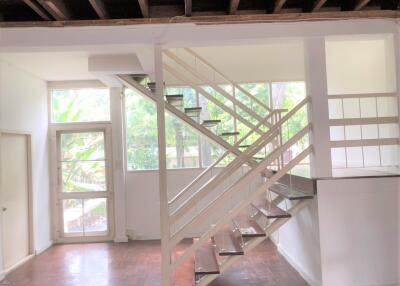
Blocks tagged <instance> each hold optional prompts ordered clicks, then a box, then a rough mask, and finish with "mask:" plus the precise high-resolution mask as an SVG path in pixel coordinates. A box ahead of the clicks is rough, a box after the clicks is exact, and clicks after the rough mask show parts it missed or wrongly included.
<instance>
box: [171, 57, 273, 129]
mask: <svg viewBox="0 0 400 286" xmlns="http://www.w3.org/2000/svg"><path fill="white" fill-rule="evenodd" d="M163 67H164V70H165V71H166V72H168V73H170V74H171V75H172V76H173V77H175V78H177V79H178V80H179V81H181V82H182V83H184V84H185V85H187V86H190V87H191V88H192V89H194V90H195V91H196V92H198V93H199V94H201V95H203V96H204V97H205V98H206V99H207V100H209V101H210V102H212V103H213V104H215V105H216V106H217V107H219V108H220V109H222V110H223V111H225V112H226V113H228V114H229V115H231V116H232V117H233V118H235V119H236V120H238V121H239V122H241V123H243V124H244V125H246V126H247V127H248V128H250V129H252V128H254V126H255V125H254V124H253V123H251V122H250V121H249V120H248V119H246V118H244V117H243V116H242V115H240V114H239V113H237V112H236V111H235V110H234V109H232V108H231V107H229V106H228V105H225V104H224V103H222V102H220V101H219V100H218V99H216V98H215V97H214V96H212V95H211V94H210V93H209V92H208V91H207V90H205V89H204V88H202V87H201V86H198V85H197V83H196V82H195V81H193V80H192V79H190V78H189V77H188V76H187V75H184V74H182V73H179V72H178V70H177V69H175V68H174V67H172V66H171V65H169V64H168V63H164V64H163ZM266 125H269V126H270V124H268V123H266ZM256 132H257V133H258V134H260V135H261V134H263V133H264V131H263V130H262V129H261V128H258V129H257V131H256Z"/></svg>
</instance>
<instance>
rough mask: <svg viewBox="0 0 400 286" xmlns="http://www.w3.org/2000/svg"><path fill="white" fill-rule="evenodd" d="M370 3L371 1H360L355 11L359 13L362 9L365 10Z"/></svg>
mask: <svg viewBox="0 0 400 286" xmlns="http://www.w3.org/2000/svg"><path fill="white" fill-rule="evenodd" d="M369 2H370V0H359V1H358V2H357V4H356V6H355V7H354V11H359V10H361V9H362V8H364V7H365V6H367V4H368V3H369Z"/></svg>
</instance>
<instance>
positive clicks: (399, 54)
mask: <svg viewBox="0 0 400 286" xmlns="http://www.w3.org/2000/svg"><path fill="white" fill-rule="evenodd" d="M393 49H394V56H395V64H396V69H395V71H396V94H397V106H398V109H397V110H398V112H399V113H400V93H399V84H400V27H399V26H397V27H396V29H395V31H394V33H393ZM399 115H400V114H399ZM399 133H400V116H399ZM397 157H398V158H397V167H400V145H399V146H398V156H397ZM399 251H400V250H399ZM399 257H400V256H399Z"/></svg>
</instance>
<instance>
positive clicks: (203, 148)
mask: <svg viewBox="0 0 400 286" xmlns="http://www.w3.org/2000/svg"><path fill="white" fill-rule="evenodd" d="M271 86H272V91H273V92H274V91H275V93H274V94H273V95H274V96H275V100H276V102H277V104H279V105H280V108H288V109H291V108H293V107H294V106H295V105H296V104H297V103H298V102H300V101H301V100H302V99H304V98H305V96H306V94H305V84H304V82H281V83H272V84H270V83H269V82H261V83H246V84H240V87H242V88H243V89H244V90H246V91H247V92H248V93H250V94H251V95H253V96H254V97H255V98H257V99H258V100H259V101H260V102H262V103H264V105H265V106H270V104H271V102H272V100H271V99H272V97H271V93H270V90H271ZM220 87H221V88H222V89H223V90H225V91H226V92H227V93H229V94H230V95H232V96H234V97H236V99H237V100H239V101H240V102H242V103H243V104H244V105H246V106H247V107H249V108H250V109H251V110H252V111H254V112H255V113H257V114H258V115H259V116H260V117H265V116H266V115H267V109H266V108H265V107H262V106H261V105H260V103H259V102H257V101H256V100H254V98H252V97H251V96H249V95H247V94H245V93H244V92H243V91H241V90H240V88H236V89H235V90H234V89H233V87H232V86H231V85H228V84H224V85H220ZM204 89H205V92H196V91H195V90H194V89H192V88H191V87H188V86H167V87H166V88H165V92H166V94H170V95H172V94H183V95H184V106H185V107H197V106H200V107H202V110H201V112H200V118H199V119H196V118H194V120H199V122H201V121H202V120H206V119H219V120H221V123H220V124H219V125H218V126H217V127H212V128H214V130H213V131H214V132H216V133H222V132H234V131H238V132H239V133H240V134H239V136H237V138H234V137H230V138H227V139H226V140H228V141H229V142H230V143H234V141H235V140H239V139H240V138H241V137H242V136H245V135H246V134H247V133H248V132H249V131H250V128H249V126H247V125H245V124H244V123H243V122H241V121H240V120H238V119H236V118H234V117H233V116H232V115H231V114H229V113H227V112H225V111H224V110H223V109H222V108H221V107H220V106H218V105H217V104H215V103H213V102H212V101H210V100H208V99H207V98H206V96H205V93H207V94H208V95H209V96H212V97H214V98H216V99H217V100H218V101H220V102H221V104H224V105H226V106H227V107H229V108H231V109H233V110H236V112H237V114H239V115H240V116H242V117H243V118H245V119H247V120H248V121H250V122H251V123H252V124H254V125H256V124H257V123H258V122H257V121H256V120H254V118H253V117H252V116H250V114H248V113H247V112H245V111H243V110H241V109H240V108H239V107H238V106H237V105H236V104H234V103H232V102H231V101H229V100H227V99H226V98H225V97H223V96H222V95H221V94H220V93H219V92H217V91H215V89H213V88H212V87H210V86H204ZM125 108H126V144H127V157H128V158H127V167H128V170H152V169H158V141H157V132H158V130H157V110H156V104H155V103H154V102H152V101H151V100H149V99H147V98H146V97H145V96H144V95H142V94H140V93H139V92H137V91H134V90H129V89H127V90H126V91H125ZM296 116H298V120H292V121H291V122H290V124H288V126H287V127H286V129H285V132H284V134H283V135H284V137H285V136H286V137H291V136H293V134H295V133H296V132H298V131H300V129H301V128H303V127H305V126H306V125H307V123H308V118H307V110H306V108H303V109H302V110H300V111H299V112H297V113H296ZM165 125H166V126H165V127H166V148H167V150H166V156H167V168H169V169H175V168H197V167H208V166H210V165H211V164H212V163H213V162H215V161H216V160H217V159H218V158H219V157H220V156H221V155H222V154H223V153H224V152H225V151H224V150H223V149H222V148H221V147H220V146H218V145H216V144H215V143H213V142H211V141H210V140H209V139H208V138H205V137H204V136H201V135H199V134H197V133H196V132H195V131H194V130H193V129H192V128H191V127H190V126H187V125H186V124H184V123H182V122H181V121H180V120H179V119H177V118H175V117H174V116H173V115H170V114H168V113H166V116H165ZM258 137H259V135H258V134H253V135H252V136H249V137H248V138H247V139H246V140H245V141H244V142H243V143H242V144H243V145H246V144H251V143H252V142H254V140H256V139H257V138H258ZM286 137H285V138H286ZM304 144H306V142H304ZM263 152H264V151H263ZM261 155H263V156H265V154H264V153H263V154H261ZM261 155H260V156H261ZM233 158H234V156H227V158H225V159H224V160H223V161H222V162H221V163H220V166H224V165H226V164H228V163H229V162H230V161H231V160H233Z"/></svg>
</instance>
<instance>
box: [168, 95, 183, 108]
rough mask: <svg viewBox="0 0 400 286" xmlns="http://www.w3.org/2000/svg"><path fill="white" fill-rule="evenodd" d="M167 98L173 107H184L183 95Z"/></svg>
mask: <svg viewBox="0 0 400 286" xmlns="http://www.w3.org/2000/svg"><path fill="white" fill-rule="evenodd" d="M165 97H166V99H167V102H168V103H169V104H171V105H173V106H182V105H183V94H167V95H166V96H165Z"/></svg>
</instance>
